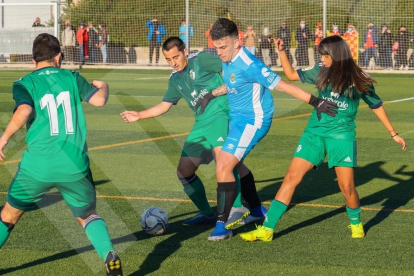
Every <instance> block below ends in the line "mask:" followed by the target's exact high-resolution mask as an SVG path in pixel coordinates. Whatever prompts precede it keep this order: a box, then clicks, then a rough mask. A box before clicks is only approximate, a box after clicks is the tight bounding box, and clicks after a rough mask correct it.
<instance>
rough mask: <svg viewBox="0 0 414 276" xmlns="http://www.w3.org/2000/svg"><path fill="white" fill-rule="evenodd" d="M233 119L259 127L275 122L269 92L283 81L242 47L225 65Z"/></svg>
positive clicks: (271, 98)
mask: <svg viewBox="0 0 414 276" xmlns="http://www.w3.org/2000/svg"><path fill="white" fill-rule="evenodd" d="M223 80H224V82H225V84H226V86H227V97H228V101H229V106H230V118H231V120H244V121H246V120H247V121H248V122H249V123H251V124H253V125H254V126H255V127H257V128H260V127H261V125H262V123H263V121H265V120H269V119H272V116H273V111H274V105H273V97H272V95H271V93H270V90H272V89H274V88H275V87H276V86H277V85H278V83H279V82H280V80H281V78H280V76H278V75H277V74H276V73H274V72H273V71H272V70H271V69H270V68H269V67H267V66H266V65H265V64H264V63H263V62H262V61H261V60H259V59H258V58H257V57H255V56H254V55H252V54H251V53H250V52H248V51H247V50H245V48H244V47H241V49H240V51H239V53H238V54H237V55H236V56H235V57H234V58H233V59H232V60H231V61H230V62H228V63H223Z"/></svg>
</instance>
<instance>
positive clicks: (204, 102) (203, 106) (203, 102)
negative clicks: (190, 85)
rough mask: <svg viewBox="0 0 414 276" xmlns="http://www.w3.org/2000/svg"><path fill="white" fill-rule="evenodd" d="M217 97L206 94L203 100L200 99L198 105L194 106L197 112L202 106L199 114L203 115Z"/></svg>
mask: <svg viewBox="0 0 414 276" xmlns="http://www.w3.org/2000/svg"><path fill="white" fill-rule="evenodd" d="M214 98H215V96H214V95H213V93H212V92H210V93H207V94H205V95H204V96H203V97H202V98H200V99H198V101H197V103H196V105H195V106H194V108H195V110H196V111H197V109H198V107H199V106H201V108H200V112H198V114H200V115H201V114H203V112H204V109H206V106H207V105H208V103H209V102H210V101H211V100H212V99H214Z"/></svg>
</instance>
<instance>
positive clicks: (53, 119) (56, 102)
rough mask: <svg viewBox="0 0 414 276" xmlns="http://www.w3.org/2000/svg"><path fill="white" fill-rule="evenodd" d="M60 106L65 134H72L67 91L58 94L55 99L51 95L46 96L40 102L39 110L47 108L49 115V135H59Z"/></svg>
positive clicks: (70, 109)
mask: <svg viewBox="0 0 414 276" xmlns="http://www.w3.org/2000/svg"><path fill="white" fill-rule="evenodd" d="M59 106H62V109H63V116H64V117H65V129H66V134H73V132H74V131H73V120H72V107H71V105H70V94H69V91H63V92H60V93H59V95H57V97H56V99H55V97H54V95H53V94H46V95H44V96H43V97H42V99H41V100H40V108H41V109H42V110H43V109H44V108H45V107H46V108H47V113H48V115H49V125H50V135H51V136H55V135H59V119H58V107H59Z"/></svg>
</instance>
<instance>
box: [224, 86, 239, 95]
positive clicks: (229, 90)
mask: <svg viewBox="0 0 414 276" xmlns="http://www.w3.org/2000/svg"><path fill="white" fill-rule="evenodd" d="M226 90H227V94H237V90H236V89H235V88H230V87H228V86H227V85H226Z"/></svg>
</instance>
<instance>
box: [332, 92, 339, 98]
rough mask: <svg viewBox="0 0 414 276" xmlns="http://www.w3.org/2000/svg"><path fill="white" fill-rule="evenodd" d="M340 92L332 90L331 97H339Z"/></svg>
mask: <svg viewBox="0 0 414 276" xmlns="http://www.w3.org/2000/svg"><path fill="white" fill-rule="evenodd" d="M339 96H340V95H339V93H336V92H331V98H337V99H338V98H339Z"/></svg>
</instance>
